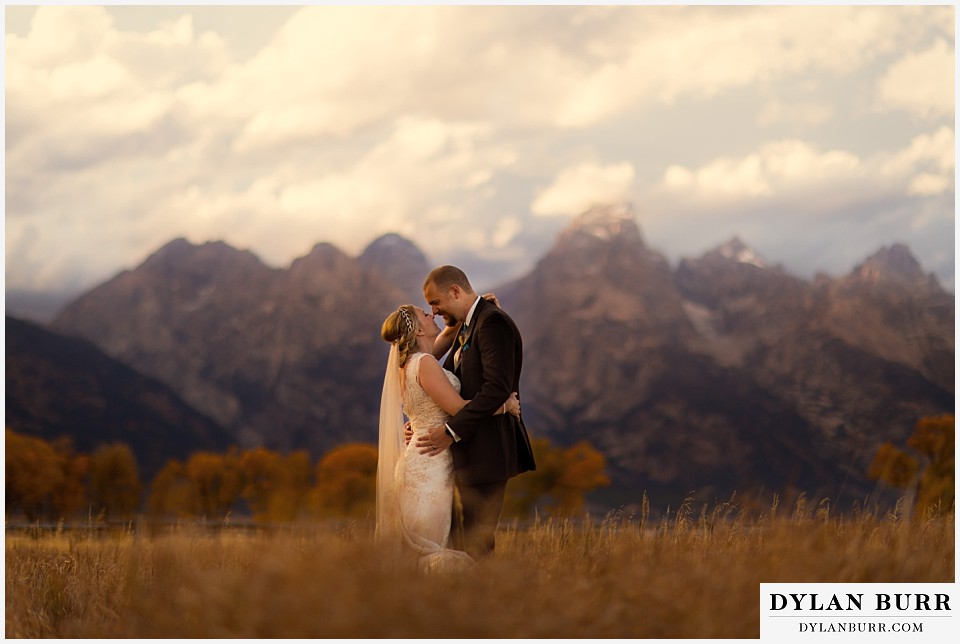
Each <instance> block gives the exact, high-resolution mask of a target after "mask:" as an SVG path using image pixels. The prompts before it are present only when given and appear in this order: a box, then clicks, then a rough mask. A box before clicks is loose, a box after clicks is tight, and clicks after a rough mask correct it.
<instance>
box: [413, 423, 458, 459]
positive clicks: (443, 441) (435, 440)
mask: <svg viewBox="0 0 960 644" xmlns="http://www.w3.org/2000/svg"><path fill="white" fill-rule="evenodd" d="M452 444H453V438H452V437H451V436H450V434H448V433H447V427H446V425H440V426H438V427H431V428H430V429H429V430H427V432H426V433H425V434H420V435H419V436H417V450H418V451H419V452H420V453H421V454H429V455H430V456H436V455H437V454H442V453H443V452H444V450H446V449H447V448H449V447H450V445H452Z"/></svg>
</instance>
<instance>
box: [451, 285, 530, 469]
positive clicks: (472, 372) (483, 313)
mask: <svg viewBox="0 0 960 644" xmlns="http://www.w3.org/2000/svg"><path fill="white" fill-rule="evenodd" d="M456 346H457V345H456V344H454V350H453V351H451V352H450V355H449V356H447V360H446V362H445V364H444V367H445V368H446V369H448V370H450V371H453V372H454V373H455V374H456V375H457V377H459V378H460V395H461V396H462V397H463V398H464V399H467V400H470V402H469V403H467V404H466V405H465V406H464V407H463V409H461V410H460V411H459V412H458V413H457V415H456V416H454V417H453V418H452V419H451V420H450V422H449V425H450V428H451V429H452V430H453V431H454V432H455V433H456V434H457V436H459V437H460V441H459V442H456V443H454V444H453V446H452V447H451V451H452V453H453V466H454V469H455V472H456V476H457V482H459V483H462V484H464V485H479V484H481V483H493V482H495V481H506V480H507V479H509V478H511V477H513V476H516V475H517V474H520V473H521V472H526V471H529V470H533V469H535V468H536V465H535V463H534V460H533V449H532V448H531V447H530V439H529V437H528V436H527V430H526V428H525V427H524V425H523V421H522V420H521V419H517V418H515V417H514V416H511V415H510V414H501V415H498V416H494V415H493V413H494V412H495V411H496V410H497V409H498V408H499V407H500V406H501V405H502V404H503V403H504V401H506V399H507V398H508V397H509V396H510V392H513V391H516V392H518V393H519V392H520V369H521V367H522V366H523V343H522V341H521V339H520V331H519V330H518V329H517V325H516V324H514V323H513V320H511V319H510V316H509V315H507V314H506V313H504V312H503V311H502V310H501V309H499V308H497V306H496V305H494V304H491V303H490V302H487V301H486V300H484V299H482V298H481V299H480V302H478V303H477V308H476V310H474V312H473V320H472V321H471V324H470V329H469V336H468V338H467V342H466V344H465V346H464V349H463V351H462V354H461V359H460V368H459V369H456V370H455V369H454V367H453V355H454V353H455V351H456Z"/></svg>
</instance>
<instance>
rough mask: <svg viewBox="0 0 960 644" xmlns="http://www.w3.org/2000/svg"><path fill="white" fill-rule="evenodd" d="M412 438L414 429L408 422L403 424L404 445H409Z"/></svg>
mask: <svg viewBox="0 0 960 644" xmlns="http://www.w3.org/2000/svg"><path fill="white" fill-rule="evenodd" d="M411 438H413V427H411V426H410V421H409V420H408V421H407V422H405V423H404V424H403V444H404V445H409V444H410V439H411Z"/></svg>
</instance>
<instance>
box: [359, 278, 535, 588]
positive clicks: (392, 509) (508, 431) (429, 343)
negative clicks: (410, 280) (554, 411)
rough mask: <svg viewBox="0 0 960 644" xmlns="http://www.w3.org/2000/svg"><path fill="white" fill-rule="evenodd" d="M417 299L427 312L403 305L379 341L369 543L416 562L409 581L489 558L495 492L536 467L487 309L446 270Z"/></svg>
mask: <svg viewBox="0 0 960 644" xmlns="http://www.w3.org/2000/svg"><path fill="white" fill-rule="evenodd" d="M423 297H424V299H425V300H426V303H427V306H429V307H430V311H427V310H425V309H422V308H420V307H418V306H414V305H412V304H405V305H403V306H401V307H400V308H398V309H397V310H396V311H394V312H393V313H391V314H390V315H389V316H387V319H386V320H385V321H384V323H383V328H382V330H381V335H382V336H383V339H384V340H385V341H387V342H389V343H390V355H389V357H388V359H387V370H386V374H385V375H384V379H383V395H382V398H381V401H380V439H379V456H378V461H377V538H378V540H379V541H380V542H381V543H386V544H387V545H391V546H395V547H397V548H399V549H401V550H403V551H405V552H407V553H408V554H410V555H412V556H414V557H416V559H417V565H418V568H419V569H420V570H421V571H425V572H430V571H445V570H460V569H463V568H466V567H470V566H472V565H473V564H474V563H475V562H476V560H478V559H480V558H482V557H485V556H488V555H490V554H492V553H493V551H494V547H495V537H494V533H495V531H496V529H497V524H498V523H499V521H500V513H501V511H502V509H503V498H504V492H505V491H506V487H507V480H508V479H510V478H511V477H514V476H516V475H517V474H520V473H521V472H527V471H530V470H533V469H535V467H536V465H535V463H534V460H533V450H532V449H531V447H530V439H529V437H528V436H527V430H526V428H525V427H524V425H523V421H522V420H521V418H520V402H519V385H520V369H521V366H522V364H523V345H522V342H521V339H520V331H519V330H518V329H517V326H516V324H514V322H513V320H512V319H510V316H508V315H507V314H506V313H505V312H504V311H503V310H502V309H501V308H500V307H499V303H498V302H497V300H496V297H495V296H493V295H486V296H484V297H480V296H478V295H477V294H476V292H475V291H474V290H473V287H472V286H471V285H470V282H469V280H468V279H467V276H466V274H464V272H463V271H462V270H460V269H459V268H457V267H455V266H441V267H439V268H437V269H434V270H433V271H432V272H431V273H430V274H429V275H428V276H427V278H426V280H425V281H424V284H423ZM436 315H441V316H443V319H444V322H445V323H446V328H445V329H444V330H443V331H441V330H440V327H439V326H438V324H437V322H436V320H435V318H434V316H436ZM454 342H456V344H457V346H456V348H455V349H454V350H453V351H450V348H451V347H452V346H453V344H454ZM447 353H449V355H448V356H447V358H446V360H445V361H444V364H443V366H442V367H441V365H440V362H439V360H440V358H442V357H443V355H444V354H447ZM404 414H406V416H407V418H408V419H409V430H412V437H411V436H410V433H409V431H407V432H405V422H404V419H403V416H404ZM455 489H456V492H457V495H455V494H454V490H455ZM455 496H458V497H459V503H458V504H456V503H455V502H454V499H455Z"/></svg>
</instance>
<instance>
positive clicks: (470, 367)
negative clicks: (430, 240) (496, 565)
mask: <svg viewBox="0 0 960 644" xmlns="http://www.w3.org/2000/svg"><path fill="white" fill-rule="evenodd" d="M423 296H424V299H426V301H427V304H428V305H429V306H430V307H431V309H432V310H433V314H434V315H442V316H443V319H444V321H445V322H446V324H447V326H456V325H457V324H458V323H460V322H463V326H462V327H461V328H460V334H459V337H458V338H457V340H455V341H454V345H453V350H452V351H450V354H449V355H448V356H447V360H446V362H445V363H444V365H443V366H444V368H445V369H447V370H448V371H452V372H453V373H455V374H456V375H457V377H458V378H459V379H460V383H461V387H460V395H461V397H463V398H464V399H465V400H469V401H470V402H468V403H467V404H466V405H465V406H464V407H463V408H462V409H461V410H460V411H459V412H458V413H457V415H456V416H454V417H453V418H451V419H450V421H449V422H448V423H447V424H446V425H445V426H443V425H441V426H439V427H434V428H432V429H431V430H430V431H429V432H427V433H426V434H424V435H422V436H420V437H418V439H417V447H418V448H419V450H420V452H421V453H423V454H431V455H433V456H435V455H437V454H440V453H442V452H443V451H444V450H446V449H448V448H449V449H450V450H451V452H452V454H453V467H454V474H455V478H456V484H457V490H458V491H459V492H460V502H461V506H462V508H463V510H462V517H460V518H461V520H462V525H463V533H462V535H461V534H460V531H459V530H458V529H457V528H458V521H457V519H458V517H457V512H456V509H455V510H454V525H453V527H452V529H451V542H452V543H451V545H452V546H453V547H455V548H458V549H462V550H466V551H467V552H468V553H469V554H470V555H471V556H473V557H474V558H475V559H477V558H480V557H483V556H485V555H489V554H491V553H493V550H494V544H495V541H494V532H495V531H496V529H497V523H498V522H499V520H500V512H501V510H502V509H503V496H504V492H505V491H506V488H507V479H509V478H511V477H514V476H516V475H517V474H520V473H521V472H527V471H530V470H533V469H535V468H536V465H535V464H534V461H533V450H532V449H531V447H530V439H529V438H528V437H527V430H526V428H525V427H524V426H523V421H522V420H520V419H518V418H516V417H514V416H512V415H510V414H500V415H494V413H495V412H496V411H497V409H499V408H500V406H501V405H503V404H504V403H505V402H506V400H507V398H508V397H509V396H510V393H511V392H514V391H516V392H518V394H519V391H520V389H519V385H520V368H521V365H522V363H523V346H522V342H521V340H520V331H519V330H517V326H516V324H514V323H513V320H511V319H510V316H508V315H507V314H506V313H504V312H503V311H502V310H501V309H500V308H499V307H497V306H496V305H495V304H492V303H491V302H488V301H487V300H485V299H484V298H481V297H479V296H478V295H477V294H476V292H475V291H474V290H473V287H472V286H470V282H469V281H468V280H467V276H466V275H465V274H464V272H463V271H462V270H460V269H459V268H456V267H455V266H441V267H440V268H437V269H434V270H433V271H432V272H431V273H430V274H429V275H428V276H427V279H426V280H425V281H424V283H423Z"/></svg>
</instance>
